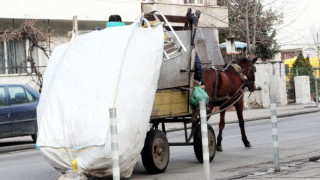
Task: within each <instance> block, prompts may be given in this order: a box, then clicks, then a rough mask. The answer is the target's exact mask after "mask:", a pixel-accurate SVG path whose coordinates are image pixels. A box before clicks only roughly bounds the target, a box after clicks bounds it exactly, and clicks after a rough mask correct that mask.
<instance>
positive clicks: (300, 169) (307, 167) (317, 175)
mask: <svg viewBox="0 0 320 180" xmlns="http://www.w3.org/2000/svg"><path fill="white" fill-rule="evenodd" d="M319 159H320V157H319V156H317V157H313V158H310V159H307V160H304V161H296V162H292V163H290V164H284V165H283V166H281V167H280V172H277V173H275V172H273V169H269V170H268V171H266V172H255V173H253V174H251V175H248V176H246V177H242V178H235V179H273V180H275V179H281V180H283V179H288V180H289V179H310V180H311V179H320V171H319V168H320V160H319Z"/></svg>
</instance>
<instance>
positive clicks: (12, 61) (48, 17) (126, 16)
mask: <svg viewBox="0 0 320 180" xmlns="http://www.w3.org/2000/svg"><path fill="white" fill-rule="evenodd" d="M1 7H2V8H1V11H0V33H3V32H4V31H5V30H6V29H8V28H9V27H12V28H17V27H19V26H20V25H21V24H22V23H23V22H24V21H25V19H35V20H37V26H38V27H41V28H44V29H47V28H48V29H49V30H54V35H53V36H52V37H50V41H51V43H50V44H47V46H48V47H50V49H51V50H53V49H54V48H55V47H56V46H57V45H60V44H62V43H65V42H68V41H69V40H70V32H71V30H72V18H73V16H77V18H78V27H79V31H80V32H81V31H88V30H89V31H91V30H92V29H93V28H96V27H100V28H101V29H103V28H105V24H106V21H107V19H108V17H109V15H112V14H119V15H121V17H122V20H123V21H124V22H126V23H127V24H129V23H131V22H133V21H134V20H135V18H136V17H138V16H139V15H140V14H141V13H148V12H150V11H152V10H159V11H161V12H163V13H164V14H167V15H180V16H184V15H186V11H187V9H188V8H190V7H191V8H192V9H193V12H194V11H195V10H200V11H201V12H202V14H201V17H200V21H199V26H201V27H212V28H213V30H214V31H215V33H216V34H217V33H218V28H225V27H228V23H227V21H228V9H227V8H226V7H223V6H218V5H217V1H216V0H158V1H157V0H153V1H148V0H144V1H141V0H68V1H63V0H55V1H49V0H32V1H23V0H10V1H3V2H2V3H1ZM28 46H29V45H28V42H27V41H19V42H18V41H9V42H4V41H1V42H0V84H4V83H23V84H29V85H31V86H33V87H35V88H38V87H37V86H36V84H35V83H34V82H33V80H32V78H31V76H30V75H27V73H26V72H27V67H28V64H27V63H26V56H27V55H26V54H27V47H28ZM33 57H34V59H35V61H36V66H38V68H39V69H40V70H41V71H42V72H44V70H45V67H46V66H47V64H48V59H47V58H46V56H45V55H44V54H43V53H42V52H41V51H38V50H35V51H34V52H33Z"/></svg>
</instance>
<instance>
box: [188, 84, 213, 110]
mask: <svg viewBox="0 0 320 180" xmlns="http://www.w3.org/2000/svg"><path fill="white" fill-rule="evenodd" d="M201 100H204V101H205V103H206V104H208V102H209V96H208V94H207V93H206V92H205V91H204V90H203V89H201V88H200V87H199V86H195V87H194V90H193V93H192V96H191V101H190V103H191V104H192V105H194V106H199V101H201Z"/></svg>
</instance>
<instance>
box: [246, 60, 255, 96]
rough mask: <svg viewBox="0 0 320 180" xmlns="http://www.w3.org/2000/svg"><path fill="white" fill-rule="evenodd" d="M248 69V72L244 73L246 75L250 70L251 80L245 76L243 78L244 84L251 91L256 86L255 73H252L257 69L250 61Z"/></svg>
mask: <svg viewBox="0 0 320 180" xmlns="http://www.w3.org/2000/svg"><path fill="white" fill-rule="evenodd" d="M249 64H250V66H249V70H248V74H247V75H246V76H247V77H248V75H250V73H251V72H252V80H251V81H250V80H249V79H248V78H246V80H245V82H244V83H245V86H246V87H248V89H249V91H250V92H253V91H254V90H255V89H256V87H255V83H254V81H255V75H254V73H255V72H256V71H257V69H256V67H255V66H254V64H253V63H252V61H249Z"/></svg>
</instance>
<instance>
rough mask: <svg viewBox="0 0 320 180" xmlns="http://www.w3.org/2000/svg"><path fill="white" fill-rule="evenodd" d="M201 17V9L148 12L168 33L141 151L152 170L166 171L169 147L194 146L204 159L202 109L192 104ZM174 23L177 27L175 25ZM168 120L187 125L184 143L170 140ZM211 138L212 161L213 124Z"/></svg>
mask: <svg viewBox="0 0 320 180" xmlns="http://www.w3.org/2000/svg"><path fill="white" fill-rule="evenodd" d="M189 11H190V10H189ZM199 16H200V13H199V12H196V13H195V14H192V13H191V12H188V14H187V16H164V15H163V14H161V13H160V12H153V13H151V14H146V15H145V17H146V18H147V19H148V20H149V22H151V25H152V23H159V22H160V21H161V22H162V23H163V27H164V32H165V44H164V62H163V63H162V66H161V71H160V77H159V81H158V89H157V93H156V97H155V100H154V105H153V110H152V115H151V119H150V123H151V125H152V126H151V128H150V131H149V132H148V133H147V136H146V139H145V144H144V148H143V150H142V152H141V157H142V162H143V165H144V167H145V169H146V170H147V171H148V172H149V173H161V172H163V171H165V170H166V168H167V166H168V162H169V157H170V150H169V146H186V145H190V146H192V145H193V146H194V152H195V155H196V157H197V159H198V160H199V162H203V159H202V142H201V126H200V123H199V122H200V119H199V109H198V108H197V107H194V106H192V105H190V98H191V95H192V92H193V86H194V78H193V76H194V70H193V69H194V61H195V51H196V48H195V45H194V44H195V43H194V42H193V41H194V39H195V34H196V33H195V31H196V26H197V20H198V18H199ZM170 23H175V25H177V26H173V27H172V26H171V25H170ZM173 29H174V30H173ZM183 49H185V51H184V50H183ZM167 123H183V124H184V135H185V140H184V141H183V142H170V141H169V142H168V140H167V137H166V134H167V131H166V124H167ZM188 124H191V130H188V126H187V125H188ZM159 126H160V127H161V128H160V127H159ZM160 129H161V130H160ZM192 139H193V140H192ZM208 139H209V156H210V161H212V160H213V158H214V155H215V152H216V137H215V133H214V130H213V128H212V127H211V126H210V125H209V124H208Z"/></svg>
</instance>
